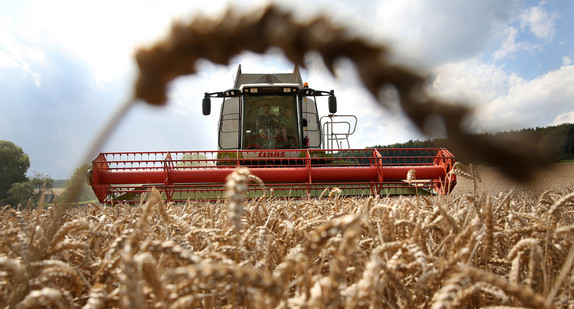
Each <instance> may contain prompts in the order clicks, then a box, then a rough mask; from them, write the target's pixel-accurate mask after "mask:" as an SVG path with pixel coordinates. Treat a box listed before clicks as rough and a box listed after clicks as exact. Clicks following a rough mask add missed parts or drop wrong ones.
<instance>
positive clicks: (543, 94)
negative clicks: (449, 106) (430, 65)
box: [430, 60, 574, 131]
mask: <svg viewBox="0 0 574 309" xmlns="http://www.w3.org/2000/svg"><path fill="white" fill-rule="evenodd" d="M573 84H574V66H563V67H561V68H560V69H559V70H556V71H551V72H548V73H546V74H544V75H542V76H540V77H538V78H534V79H532V80H525V79H523V78H521V77H519V76H518V75H516V74H515V73H512V72H508V71H506V70H505V68H504V66H501V65H494V64H484V63H481V62H480V61H478V60H473V61H465V62H460V63H456V64H449V65H445V66H442V67H441V68H439V69H437V74H436V77H435V80H434V82H433V85H432V88H431V89H430V90H431V91H432V93H433V94H434V95H437V96H439V97H440V98H443V99H445V100H448V101H456V102H464V103H467V104H469V105H471V106H472V107H473V108H474V111H475V115H474V118H473V119H472V120H471V121H470V122H469V125H470V128H469V129H471V130H473V131H497V130H510V129H519V128H524V127H533V126H547V125H550V124H552V123H553V121H554V120H555V118H556V117H557V116H558V115H560V114H563V113H567V112H570V111H571V110H572V109H574V88H573V87H572V86H571V85H573Z"/></svg>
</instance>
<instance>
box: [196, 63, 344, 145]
mask: <svg viewBox="0 0 574 309" xmlns="http://www.w3.org/2000/svg"><path fill="white" fill-rule="evenodd" d="M320 96H328V104H329V112H330V113H331V114H335V113H336V112H337V99H336V97H335V94H334V90H331V91H322V90H314V89H311V88H309V86H308V85H307V83H303V81H302V79H301V74H300V72H299V68H298V67H297V66H295V68H294V69H293V72H292V73H279V74H248V73H242V72H241V65H239V68H238V69H237V75H236V78H235V83H234V88H233V89H230V90H227V91H221V92H213V93H205V96H204V98H203V114H204V115H209V114H210V112H211V98H223V103H222V105H221V114H220V117H219V127H218V148H219V150H235V149H318V148H321V146H322V141H323V138H322V136H321V132H322V131H321V123H320V118H319V113H318V111H317V104H316V98H317V97H320ZM347 136H348V135H347Z"/></svg>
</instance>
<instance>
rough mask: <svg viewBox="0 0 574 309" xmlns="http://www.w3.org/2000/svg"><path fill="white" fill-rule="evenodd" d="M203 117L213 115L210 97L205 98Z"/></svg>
mask: <svg viewBox="0 0 574 309" xmlns="http://www.w3.org/2000/svg"><path fill="white" fill-rule="evenodd" d="M202 107H203V115H205V116H207V115H209V114H211V99H210V98H209V97H206V98H203V106H202Z"/></svg>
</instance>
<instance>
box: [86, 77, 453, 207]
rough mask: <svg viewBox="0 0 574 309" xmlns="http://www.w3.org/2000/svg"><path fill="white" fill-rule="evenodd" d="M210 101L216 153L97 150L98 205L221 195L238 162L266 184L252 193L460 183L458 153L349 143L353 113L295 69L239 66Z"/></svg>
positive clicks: (93, 177)
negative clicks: (215, 113) (321, 106)
mask: <svg viewBox="0 0 574 309" xmlns="http://www.w3.org/2000/svg"><path fill="white" fill-rule="evenodd" d="M318 97H328V100H327V102H328V106H329V113H330V114H329V115H327V116H323V117H319V113H318V110H317V103H316V102H317V98H318ZM213 98H221V99H223V102H222V104H221V113H220V116H219V122H218V150H216V151H160V152H115V153H100V154H99V155H98V156H97V157H96V158H95V159H94V161H93V162H92V169H91V170H90V171H89V173H88V182H89V183H90V185H91V186H92V188H93V190H94V192H95V194H96V196H97V197H98V199H99V201H100V202H105V203H113V202H115V201H124V202H130V203H132V202H139V201H140V200H141V199H142V198H144V197H145V194H146V192H148V191H149V190H150V189H151V188H153V187H155V188H157V189H158V190H159V191H160V192H162V195H163V197H164V198H165V199H166V200H168V201H173V202H186V201H189V200H219V199H223V198H224V192H225V190H226V189H225V182H226V177H227V176H228V175H229V174H230V173H232V172H233V171H234V170H235V169H236V168H237V167H239V166H244V167H248V168H249V169H250V170H251V173H252V174H253V175H255V176H257V177H259V178H260V179H261V180H262V181H263V182H264V184H265V189H264V190H261V189H260V188H259V187H258V185H255V184H252V185H250V188H251V189H253V190H249V191H248V193H247V194H248V196H247V197H248V198H256V197H259V196H261V194H262V192H261V191H266V192H267V193H265V194H267V195H268V196H269V195H271V194H272V195H273V196H274V197H277V198H313V197H320V196H322V195H323V194H324V192H325V190H326V189H334V188H337V189H338V190H336V191H337V192H340V194H341V195H344V196H374V195H383V196H386V195H410V194H448V193H449V192H450V191H451V190H452V189H453V188H454V186H455V184H456V176H455V175H454V174H453V173H451V170H452V167H453V165H454V162H455V161H454V156H453V155H452V153H450V152H449V151H448V150H446V149H443V148H424V149H412V148H409V149H397V148H376V149H375V148H366V149H348V148H350V145H349V136H350V135H351V134H353V133H354V132H355V129H356V125H357V120H356V117H355V116H353V115H336V114H335V113H336V112H337V99H336V98H335V93H334V91H333V90H330V91H323V90H315V89H312V88H310V87H308V86H307V84H305V83H303V81H302V79H301V74H300V72H299V69H298V67H297V66H295V68H294V70H293V72H291V73H278V74H277V73H275V74H251V73H249V74H247V73H243V72H241V66H239V68H238V70H237V75H236V78H235V83H234V85H233V87H232V88H231V89H229V90H226V91H221V92H212V93H205V95H204V98H203V114H204V115H209V114H210V113H211V106H212V102H211V99H213ZM343 146H347V147H343ZM271 192H272V193H271Z"/></svg>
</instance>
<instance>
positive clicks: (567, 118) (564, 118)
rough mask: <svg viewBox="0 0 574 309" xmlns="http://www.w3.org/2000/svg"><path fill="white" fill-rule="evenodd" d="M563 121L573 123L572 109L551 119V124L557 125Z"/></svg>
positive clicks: (573, 114)
mask: <svg viewBox="0 0 574 309" xmlns="http://www.w3.org/2000/svg"><path fill="white" fill-rule="evenodd" d="M563 123H574V111H571V112H567V113H562V114H560V115H558V117H556V119H554V121H552V123H551V125H553V126H557V125H561V124H563Z"/></svg>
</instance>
